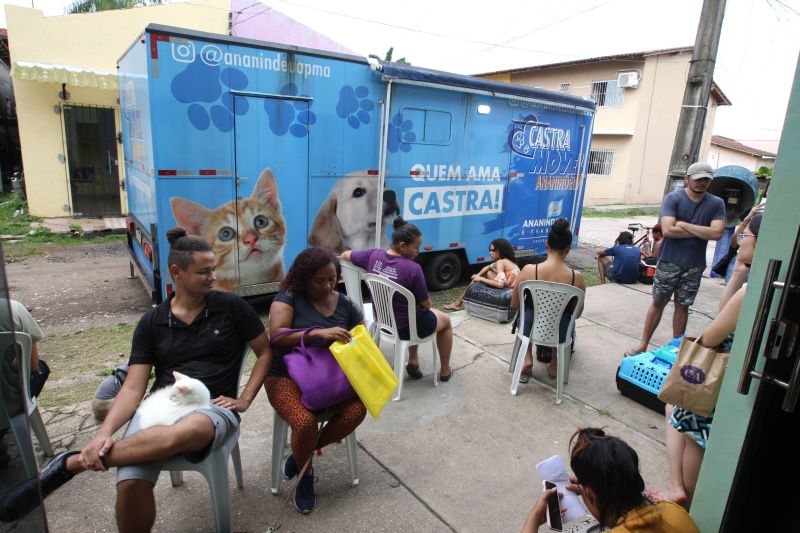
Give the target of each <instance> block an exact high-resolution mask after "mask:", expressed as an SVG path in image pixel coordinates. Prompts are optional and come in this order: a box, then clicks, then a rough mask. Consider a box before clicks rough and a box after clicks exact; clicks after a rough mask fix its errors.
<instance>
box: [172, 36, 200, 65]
mask: <svg viewBox="0 0 800 533" xmlns="http://www.w3.org/2000/svg"><path fill="white" fill-rule="evenodd" d="M170 44H172V59H174V60H175V61H177V62H179V63H193V62H194V53H195V52H194V43H193V42H191V41H178V42H176V41H173V42H172V43H170Z"/></svg>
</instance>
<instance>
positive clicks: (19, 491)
mask: <svg viewBox="0 0 800 533" xmlns="http://www.w3.org/2000/svg"><path fill="white" fill-rule="evenodd" d="M77 453H79V452H62V453H60V454H58V455H56V456H55V457H54V458H53V460H52V461H50V462H49V463H48V464H47V466H45V467H44V468H43V469H42V471H41V472H40V473H39V479H38V480H37V479H36V478H31V479H26V480H25V481H23V482H22V483H19V484H18V485H15V486H13V487H11V488H10V489H8V491H7V492H6V493H5V494H3V497H2V500H0V520H1V521H3V522H11V521H14V520H19V519H20V518H22V517H23V516H25V515H26V514H28V513H29V512H31V511H32V510H33V509H35V508H36V507H38V506H39V505H40V504H41V500H40V499H39V484H41V487H42V497H43V498H46V497H47V496H48V495H49V494H51V493H52V492H53V491H55V490H56V489H58V488H59V487H60V486H61V485H63V484H64V483H66V482H67V481H69V480H70V479H72V478H73V477H75V475H74V474H70V473H69V472H68V471H67V457H69V456H70V455H75V454H77Z"/></svg>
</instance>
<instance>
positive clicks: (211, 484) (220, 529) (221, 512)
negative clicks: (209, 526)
mask: <svg viewBox="0 0 800 533" xmlns="http://www.w3.org/2000/svg"><path fill="white" fill-rule="evenodd" d="M211 453H212V456H209V457H208V458H207V459H206V463H205V464H204V469H203V470H204V471H203V474H204V475H205V477H206V480H207V481H208V488H209V490H210V491H211V506H212V508H211V511H212V513H213V515H214V528H215V529H216V531H217V533H230V530H231V495H230V491H229V490H228V464H227V457H225V456H224V454H221V453H218V452H217V451H216V450H215V451H214V452H211Z"/></svg>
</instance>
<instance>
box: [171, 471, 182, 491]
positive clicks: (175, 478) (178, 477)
mask: <svg viewBox="0 0 800 533" xmlns="http://www.w3.org/2000/svg"><path fill="white" fill-rule="evenodd" d="M169 480H170V482H172V486H173V487H180V486H181V485H183V471H181V470H170V471H169Z"/></svg>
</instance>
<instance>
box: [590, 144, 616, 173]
mask: <svg viewBox="0 0 800 533" xmlns="http://www.w3.org/2000/svg"><path fill="white" fill-rule="evenodd" d="M613 170H614V150H592V151H591V152H590V153H589V175H590V176H610V175H611V172H612V171H613Z"/></svg>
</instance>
